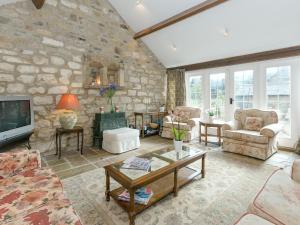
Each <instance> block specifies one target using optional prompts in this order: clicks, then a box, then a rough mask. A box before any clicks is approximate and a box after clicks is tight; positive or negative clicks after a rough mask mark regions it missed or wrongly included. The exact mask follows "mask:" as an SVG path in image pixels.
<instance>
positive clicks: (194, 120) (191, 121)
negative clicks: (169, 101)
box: [187, 118, 200, 127]
mask: <svg viewBox="0 0 300 225" xmlns="http://www.w3.org/2000/svg"><path fill="white" fill-rule="evenodd" d="M199 122H200V118H191V119H189V120H188V121H187V124H188V125H189V126H191V127H195V126H199Z"/></svg>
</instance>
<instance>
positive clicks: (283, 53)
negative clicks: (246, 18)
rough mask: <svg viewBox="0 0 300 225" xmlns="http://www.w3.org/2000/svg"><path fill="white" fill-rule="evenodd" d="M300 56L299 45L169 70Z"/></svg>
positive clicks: (221, 65)
mask: <svg viewBox="0 0 300 225" xmlns="http://www.w3.org/2000/svg"><path fill="white" fill-rule="evenodd" d="M299 55H300V45H297V46H293V47H288V48H281V49H276V50H271V51H264V52H258V53H252V54H247V55H240V56H234V57H229V58H224V59H217V60H212V61H207V62H201V63H195V64H189V65H184V66H178V67H171V68H168V69H185V70H186V71H193V70H201V69H209V68H217V67H223V66H231V65H237V64H244V63H251V62H259V61H265V60H271V59H280V58H287V57H293V56H299Z"/></svg>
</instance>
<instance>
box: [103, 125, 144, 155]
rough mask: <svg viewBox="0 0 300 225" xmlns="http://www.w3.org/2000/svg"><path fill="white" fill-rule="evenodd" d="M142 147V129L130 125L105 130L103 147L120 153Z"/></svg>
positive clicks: (114, 152)
mask: <svg viewBox="0 0 300 225" xmlns="http://www.w3.org/2000/svg"><path fill="white" fill-rule="evenodd" d="M139 147H140V131H139V130H137V129H131V128H128V127H123V128H118V129H113V130H105V131H103V143H102V148H103V149H104V150H106V151H108V152H110V153H113V154H120V153H123V152H127V151H130V150H133V149H137V148H139Z"/></svg>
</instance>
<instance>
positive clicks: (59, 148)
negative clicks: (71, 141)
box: [58, 134, 61, 159]
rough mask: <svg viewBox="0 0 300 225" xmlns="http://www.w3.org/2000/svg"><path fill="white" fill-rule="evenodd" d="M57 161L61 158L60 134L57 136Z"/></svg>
mask: <svg viewBox="0 0 300 225" xmlns="http://www.w3.org/2000/svg"><path fill="white" fill-rule="evenodd" d="M58 139H59V140H58V143H59V144H58V159H60V157H61V134H59V135H58Z"/></svg>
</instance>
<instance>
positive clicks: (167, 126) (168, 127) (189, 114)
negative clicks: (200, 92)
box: [161, 106, 201, 141]
mask: <svg viewBox="0 0 300 225" xmlns="http://www.w3.org/2000/svg"><path fill="white" fill-rule="evenodd" d="M172 116H173V122H174V125H176V128H177V125H178V124H179V129H180V130H184V131H186V135H185V137H184V139H183V141H191V140H192V139H195V138H198V137H199V121H200V116H201V110H200V108H196V107H187V106H177V107H175V109H174V111H173V115H172ZM161 136H162V137H164V138H170V139H173V138H174V135H173V132H172V120H171V116H170V115H169V116H166V117H164V120H163V130H162V134H161Z"/></svg>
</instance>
